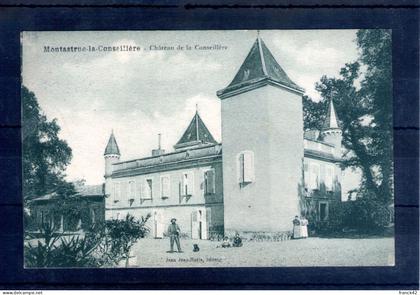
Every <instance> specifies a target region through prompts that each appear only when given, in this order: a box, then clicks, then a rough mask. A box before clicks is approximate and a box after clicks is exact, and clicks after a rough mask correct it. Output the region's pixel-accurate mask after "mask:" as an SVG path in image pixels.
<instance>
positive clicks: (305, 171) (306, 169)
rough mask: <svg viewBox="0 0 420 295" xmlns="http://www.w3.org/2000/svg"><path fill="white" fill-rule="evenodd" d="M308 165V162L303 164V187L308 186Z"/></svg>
mask: <svg viewBox="0 0 420 295" xmlns="http://www.w3.org/2000/svg"><path fill="white" fill-rule="evenodd" d="M308 166H309V165H308V163H304V164H303V178H304V181H305V183H304V186H305V188H309V178H310V176H309V167H308Z"/></svg>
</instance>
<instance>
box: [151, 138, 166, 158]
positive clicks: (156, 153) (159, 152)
mask: <svg viewBox="0 0 420 295" xmlns="http://www.w3.org/2000/svg"><path fill="white" fill-rule="evenodd" d="M161 136H162V134H160V133H159V134H158V148H157V149H153V150H152V156H153V157H155V156H160V155H163V154H164V153H165V150H163V149H162V148H161Z"/></svg>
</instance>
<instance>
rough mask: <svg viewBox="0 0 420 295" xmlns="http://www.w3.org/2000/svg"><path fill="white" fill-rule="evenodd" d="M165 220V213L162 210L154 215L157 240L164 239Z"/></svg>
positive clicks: (154, 229)
mask: <svg viewBox="0 0 420 295" xmlns="http://www.w3.org/2000/svg"><path fill="white" fill-rule="evenodd" d="M163 220H164V214H163V212H162V211H161V210H156V211H155V212H154V214H153V231H154V238H155V239H161V238H163V233H164V232H165V224H164V222H163Z"/></svg>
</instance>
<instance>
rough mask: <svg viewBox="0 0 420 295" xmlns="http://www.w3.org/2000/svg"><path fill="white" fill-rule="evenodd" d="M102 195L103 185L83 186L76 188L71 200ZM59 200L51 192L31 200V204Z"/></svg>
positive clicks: (57, 196) (55, 193)
mask: <svg viewBox="0 0 420 295" xmlns="http://www.w3.org/2000/svg"><path fill="white" fill-rule="evenodd" d="M103 195H104V185H103V184H97V185H83V186H81V187H76V194H74V195H72V196H71V198H75V197H84V198H85V197H86V198H88V197H98V196H103ZM56 199H59V195H58V193H57V192H51V193H48V194H45V195H43V196H40V197H38V198H35V199H32V200H31V202H39V201H52V200H56Z"/></svg>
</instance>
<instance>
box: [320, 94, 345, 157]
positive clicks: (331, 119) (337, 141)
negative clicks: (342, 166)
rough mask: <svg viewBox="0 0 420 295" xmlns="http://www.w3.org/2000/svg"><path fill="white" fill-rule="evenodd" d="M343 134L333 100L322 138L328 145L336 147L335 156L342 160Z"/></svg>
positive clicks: (322, 131)
mask: <svg viewBox="0 0 420 295" xmlns="http://www.w3.org/2000/svg"><path fill="white" fill-rule="evenodd" d="M342 134H343V133H342V131H341V128H340V125H339V124H338V120H337V113H336V112H335V107H334V103H333V100H332V99H331V100H330V104H329V107H328V113H327V118H326V119H325V122H324V126H323V128H322V130H321V137H322V138H323V141H325V142H326V143H329V144H332V145H334V156H335V157H336V158H341V141H342V139H343V136H342Z"/></svg>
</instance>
